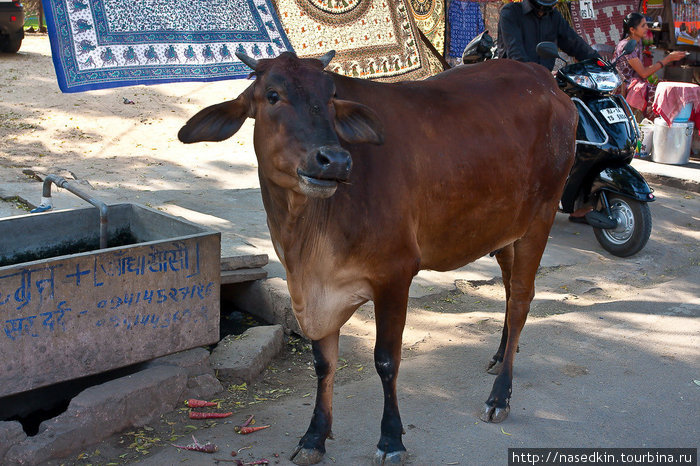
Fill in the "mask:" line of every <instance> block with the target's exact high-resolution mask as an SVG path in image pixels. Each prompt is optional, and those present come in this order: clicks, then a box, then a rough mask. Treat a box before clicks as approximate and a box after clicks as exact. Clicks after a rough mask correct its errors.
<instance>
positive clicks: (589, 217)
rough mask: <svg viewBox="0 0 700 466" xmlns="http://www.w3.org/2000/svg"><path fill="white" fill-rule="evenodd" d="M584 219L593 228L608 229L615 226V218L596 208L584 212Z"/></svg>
mask: <svg viewBox="0 0 700 466" xmlns="http://www.w3.org/2000/svg"><path fill="white" fill-rule="evenodd" d="M586 221H587V222H588V224H589V225H590V226H592V227H593V228H601V229H604V230H609V229H611V228H615V227H617V220H615V219H614V218H610V217H608V216H607V215H605V214H604V213H603V212H598V211H597V210H592V211H590V212H588V213H587V214H586Z"/></svg>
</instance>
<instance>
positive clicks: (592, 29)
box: [571, 0, 639, 47]
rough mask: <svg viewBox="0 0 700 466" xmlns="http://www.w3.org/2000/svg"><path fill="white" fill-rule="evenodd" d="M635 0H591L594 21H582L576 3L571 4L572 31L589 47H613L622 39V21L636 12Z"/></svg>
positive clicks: (636, 2)
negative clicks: (605, 45) (599, 45)
mask: <svg viewBox="0 0 700 466" xmlns="http://www.w3.org/2000/svg"><path fill="white" fill-rule="evenodd" d="M638 3H639V2H638V1H637V0H593V10H594V11H595V19H582V18H581V12H580V8H579V6H578V3H577V2H576V3H572V4H571V19H572V20H573V24H574V30H575V31H576V32H577V33H578V35H580V36H581V37H582V38H583V40H585V41H586V42H588V43H589V44H590V45H594V44H607V45H610V46H612V47H615V46H616V45H617V43H618V42H620V41H621V40H622V38H623V36H622V30H621V29H622V20H623V19H624V17H625V16H627V15H628V14H629V13H631V12H632V11H637V4H638Z"/></svg>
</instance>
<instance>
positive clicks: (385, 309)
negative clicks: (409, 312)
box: [374, 281, 410, 465]
mask: <svg viewBox="0 0 700 466" xmlns="http://www.w3.org/2000/svg"><path fill="white" fill-rule="evenodd" d="M409 284H410V281H409V282H408V284H406V286H405V287H404V286H387V287H386V289H385V290H383V291H382V292H381V293H379V295H377V296H375V299H374V304H375V311H374V313H375V320H376V326H377V342H376V345H375V347H374V365H375V367H376V369H377V374H379V378H380V379H381V381H382V388H383V390H384V413H383V415H382V425H381V437H380V438H379V443H378V444H377V453H376V454H375V457H374V464H376V465H385V464H404V462H405V461H406V459H407V456H408V454H407V453H406V447H404V445H403V442H402V441H401V436H402V435H403V434H404V430H403V425H402V424H401V416H400V415H399V405H398V400H397V399H396V378H397V376H398V373H399V364H400V362H401V339H402V337H403V329H404V326H405V324H406V306H407V305H408V285H409Z"/></svg>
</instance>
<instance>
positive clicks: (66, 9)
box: [44, 0, 291, 92]
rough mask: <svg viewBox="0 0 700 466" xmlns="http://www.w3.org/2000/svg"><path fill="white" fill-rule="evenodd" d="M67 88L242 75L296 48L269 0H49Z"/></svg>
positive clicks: (55, 49)
mask: <svg viewBox="0 0 700 466" xmlns="http://www.w3.org/2000/svg"><path fill="white" fill-rule="evenodd" d="M44 11H45V13H46V20H47V26H48V30H49V36H50V40H51V51H52V55H53V60H54V66H55V68H56V75H57V78H58V84H59V87H60V88H61V90H62V91H63V92H79V91H85V90H90V89H100V88H108V87H119V86H130V85H135V84H158V83H165V82H176V81H214V80H219V79H231V78H242V77H246V76H248V74H249V73H250V69H249V68H248V67H247V66H246V65H244V64H243V63H241V62H240V61H239V60H238V58H236V56H235V54H234V53H235V52H236V51H238V50H240V51H244V52H245V53H246V54H247V55H249V56H252V57H256V58H268V57H270V58H271V57H275V56H277V55H279V54H280V53H282V52H284V51H286V50H291V46H290V44H289V41H288V40H287V38H286V36H285V34H284V32H283V31H282V28H281V25H280V23H279V19H278V18H277V15H276V12H275V10H274V7H273V5H272V4H271V3H270V1H269V0H199V1H197V0H50V1H49V0H44Z"/></svg>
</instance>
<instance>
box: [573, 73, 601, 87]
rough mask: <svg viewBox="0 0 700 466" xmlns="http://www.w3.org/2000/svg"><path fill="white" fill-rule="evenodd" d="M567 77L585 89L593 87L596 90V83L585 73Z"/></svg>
mask: <svg viewBox="0 0 700 466" xmlns="http://www.w3.org/2000/svg"><path fill="white" fill-rule="evenodd" d="M569 78H570V79H571V80H572V81H573V82H574V83H576V85H578V86H581V87H585V88H587V89H593V90H596V89H597V87H596V83H595V81H593V80H592V79H591V77H590V76H588V75H585V74H572V75H569Z"/></svg>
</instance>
